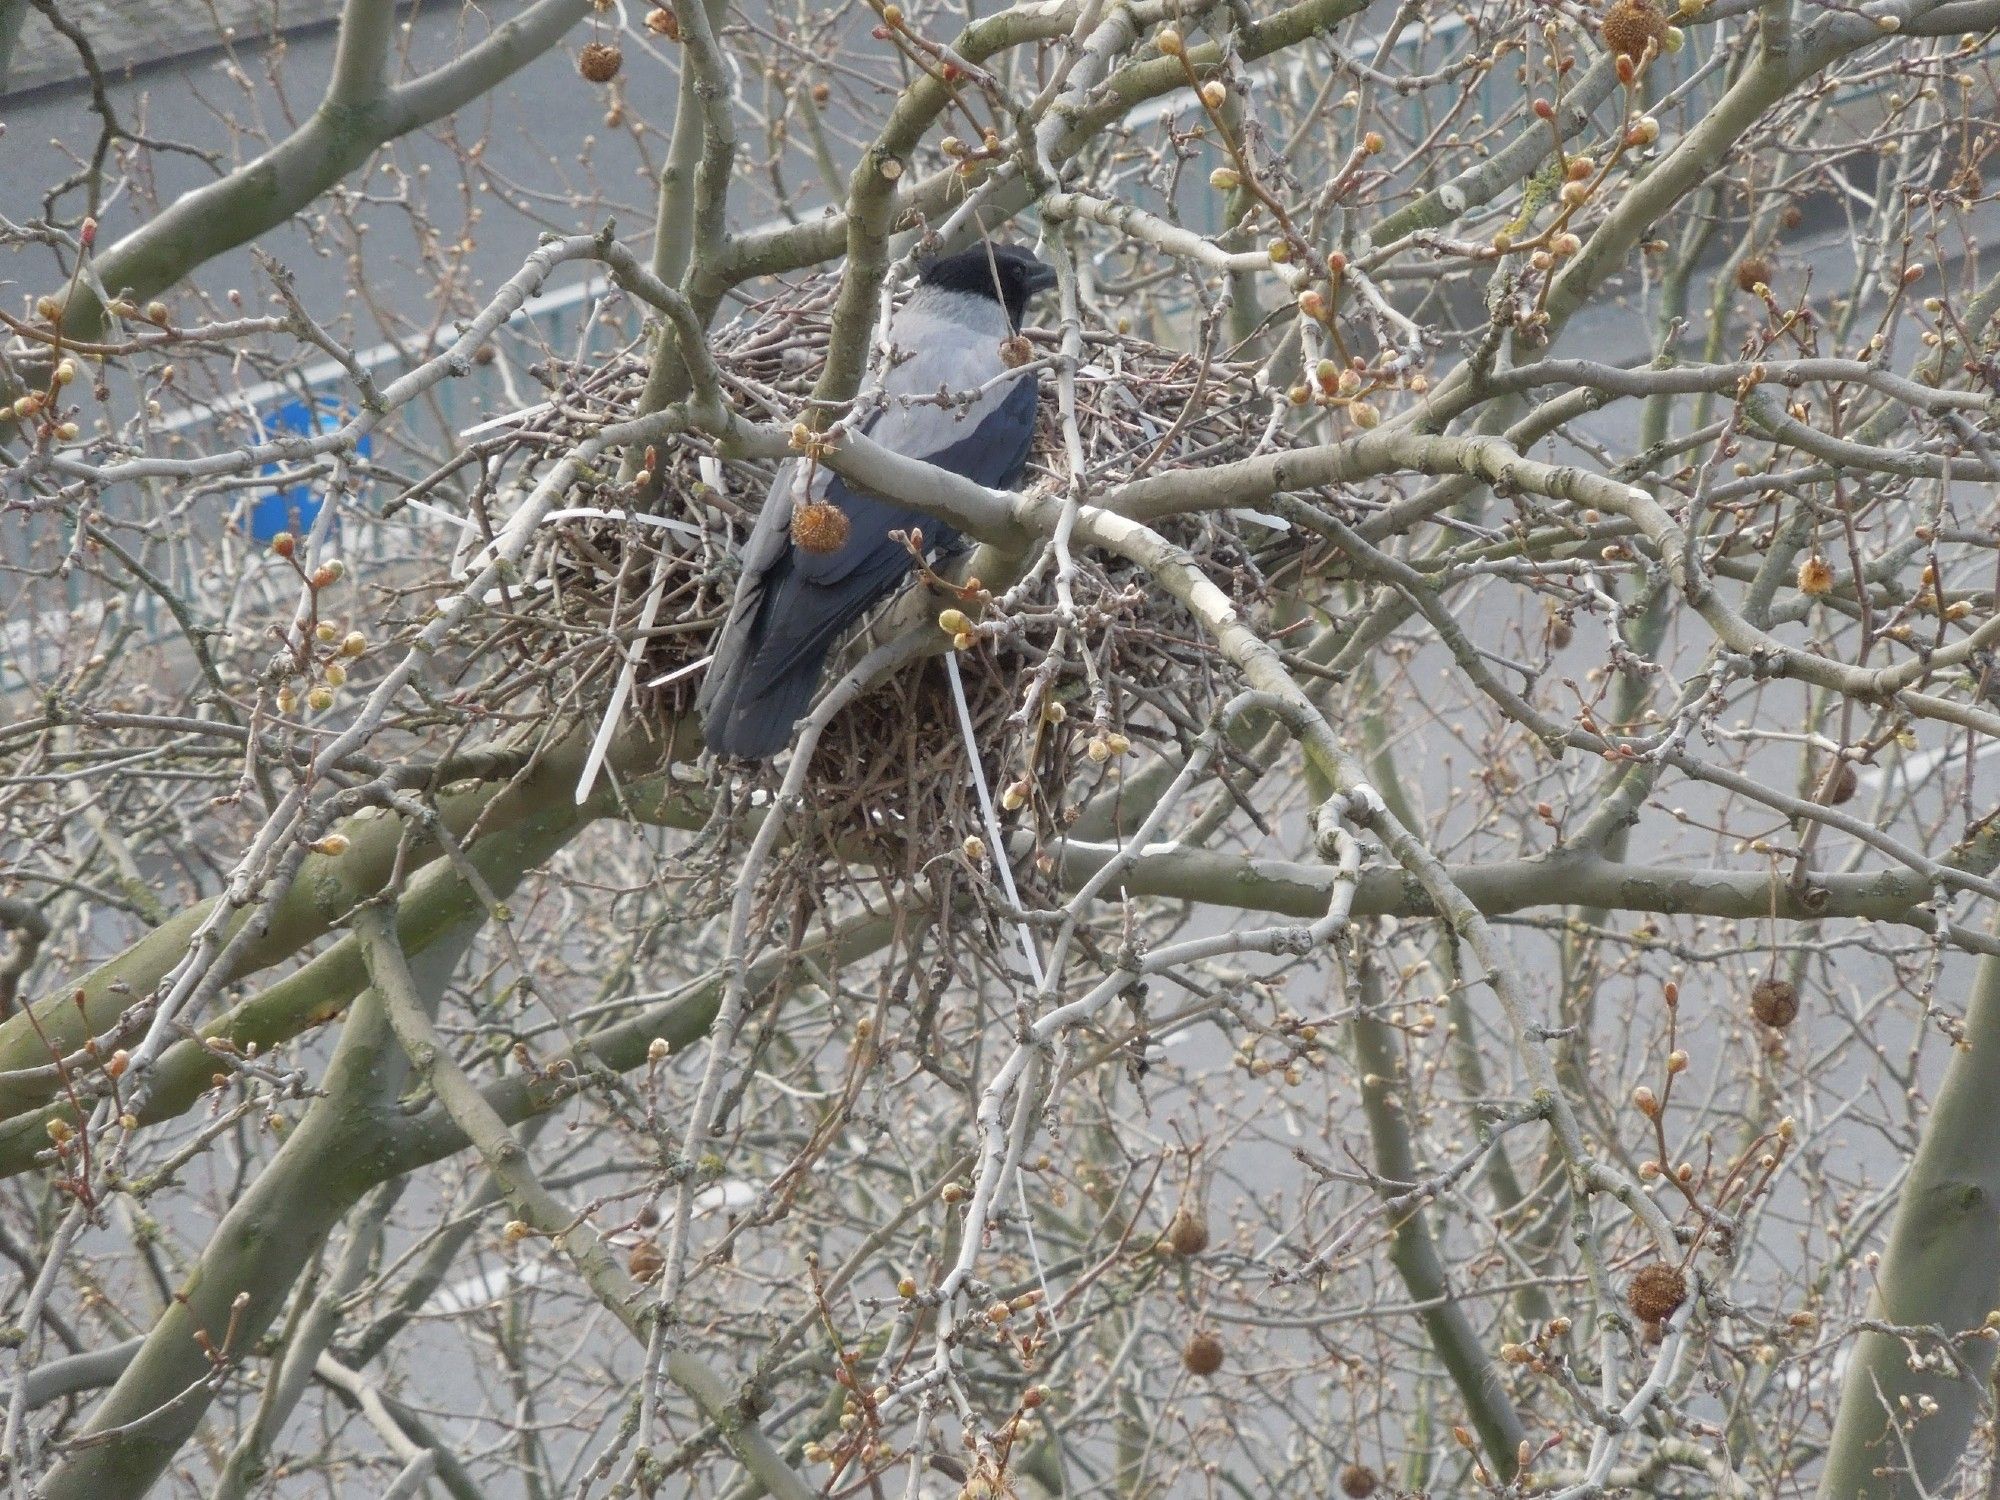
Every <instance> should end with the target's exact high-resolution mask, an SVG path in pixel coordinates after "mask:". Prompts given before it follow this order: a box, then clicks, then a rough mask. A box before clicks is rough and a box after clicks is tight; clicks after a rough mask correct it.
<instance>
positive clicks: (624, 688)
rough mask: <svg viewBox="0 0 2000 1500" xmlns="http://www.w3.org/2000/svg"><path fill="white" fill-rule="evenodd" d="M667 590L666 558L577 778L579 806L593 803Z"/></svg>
mask: <svg viewBox="0 0 2000 1500" xmlns="http://www.w3.org/2000/svg"><path fill="white" fill-rule="evenodd" d="M666 588H667V565H666V559H665V558H655V559H654V560H653V586H652V587H651V588H650V589H648V590H647V591H646V607H645V608H644V609H642V610H640V611H639V628H638V629H637V630H635V631H633V632H632V644H631V645H630V646H629V647H628V648H627V649H626V652H625V665H624V666H623V667H621V668H619V671H618V685H617V686H616V687H615V688H613V689H612V690H611V701H610V702H609V703H607V704H605V705H604V722H603V723H602V724H599V725H598V726H597V738H596V739H594V740H592V741H591V742H590V754H589V755H587V756H585V757H584V760H583V774H582V775H581V776H579V777H577V779H576V805H577V806H578V807H581V806H583V804H584V803H585V802H587V801H589V800H590V789H591V788H592V787H593V786H595V785H596V784H597V773H598V771H599V770H600V769H601V768H602V767H603V765H604V757H605V755H606V754H607V753H609V751H610V749H611V737H612V736H613V735H614V734H616V733H617V732H618V720H619V718H620V717H621V716H622V715H623V714H624V712H625V700H626V699H627V698H628V697H630V696H631V694H632V681H633V679H634V678H635V677H637V676H638V675H639V658H640V657H641V656H642V655H644V654H645V651H646V634H647V632H648V631H650V630H651V629H652V628H653V618H654V616H656V615H657V614H659V612H660V597H661V595H663V594H664V593H665V592H666Z"/></svg>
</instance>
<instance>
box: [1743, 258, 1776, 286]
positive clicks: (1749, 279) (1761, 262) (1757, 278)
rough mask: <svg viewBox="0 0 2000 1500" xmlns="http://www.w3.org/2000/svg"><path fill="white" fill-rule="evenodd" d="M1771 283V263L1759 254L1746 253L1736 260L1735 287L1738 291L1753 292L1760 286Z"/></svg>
mask: <svg viewBox="0 0 2000 1500" xmlns="http://www.w3.org/2000/svg"><path fill="white" fill-rule="evenodd" d="M1770 284H1771V263H1770V262H1769V261H1768V260H1766V259H1765V258H1764V257H1763V256H1761V255H1746V256H1744V257H1743V259H1741V260H1739V261H1738V262H1736V288H1737V290H1738V291H1743V292H1755V291H1756V290H1757V288H1758V287H1760V286H1769V285H1770Z"/></svg>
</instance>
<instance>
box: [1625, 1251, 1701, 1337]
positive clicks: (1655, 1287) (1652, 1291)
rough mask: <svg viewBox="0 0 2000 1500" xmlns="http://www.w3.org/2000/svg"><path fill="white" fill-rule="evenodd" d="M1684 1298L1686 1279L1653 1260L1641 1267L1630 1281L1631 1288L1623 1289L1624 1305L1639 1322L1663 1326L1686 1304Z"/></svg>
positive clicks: (1679, 1271)
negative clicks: (1676, 1309) (1675, 1311)
mask: <svg viewBox="0 0 2000 1500" xmlns="http://www.w3.org/2000/svg"><path fill="white" fill-rule="evenodd" d="M1687 1294H1688V1283H1687V1277H1685V1276H1684V1275H1682V1274H1681V1269H1680V1267H1679V1266H1670V1265H1668V1264H1667V1263H1666V1262H1665V1261H1663V1260H1656V1261H1654V1262H1653V1263H1652V1264H1651V1265H1650V1266H1641V1267H1640V1268H1639V1271H1638V1274H1637V1275H1635V1276H1634V1277H1633V1278H1632V1284H1631V1285H1630V1286H1629V1287H1627V1288H1626V1289H1625V1305H1626V1306H1628V1307H1630V1308H1631V1309H1632V1315H1633V1316H1634V1317H1635V1318H1638V1319H1640V1320H1641V1321H1642V1322H1647V1323H1658V1322H1664V1321H1665V1320H1666V1319H1668V1318H1670V1317H1672V1316H1673V1314H1674V1309H1675V1308H1677V1307H1679V1306H1680V1305H1681V1304H1682V1303H1683V1302H1685V1301H1687Z"/></svg>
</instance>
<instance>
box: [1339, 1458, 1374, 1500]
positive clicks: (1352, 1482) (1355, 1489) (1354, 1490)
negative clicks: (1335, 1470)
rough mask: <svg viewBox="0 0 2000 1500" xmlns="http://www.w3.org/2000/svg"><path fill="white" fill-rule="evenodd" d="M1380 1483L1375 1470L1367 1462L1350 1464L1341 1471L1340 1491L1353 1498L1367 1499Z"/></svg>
mask: <svg viewBox="0 0 2000 1500" xmlns="http://www.w3.org/2000/svg"><path fill="white" fill-rule="evenodd" d="M1380 1483H1381V1481H1380V1480H1379V1479H1377V1478H1376V1477H1375V1471H1374V1470H1373V1469H1371V1468H1369V1467H1368V1465H1366V1464H1349V1465H1348V1466H1347V1467H1346V1468H1344V1469H1342V1470H1341V1471H1340V1493H1341V1494H1343V1495H1347V1496H1350V1497H1351V1500H1367V1497H1368V1496H1370V1495H1372V1494H1374V1493H1375V1487H1376V1486H1377V1485H1378V1484H1380Z"/></svg>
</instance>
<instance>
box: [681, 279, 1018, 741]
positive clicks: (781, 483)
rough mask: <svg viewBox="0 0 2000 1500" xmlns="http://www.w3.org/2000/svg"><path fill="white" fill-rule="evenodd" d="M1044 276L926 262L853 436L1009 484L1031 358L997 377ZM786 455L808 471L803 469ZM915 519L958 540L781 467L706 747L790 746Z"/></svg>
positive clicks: (756, 532)
mask: <svg viewBox="0 0 2000 1500" xmlns="http://www.w3.org/2000/svg"><path fill="white" fill-rule="evenodd" d="M1054 284H1055V273H1054V271H1052V270H1051V269H1050V268H1049V267H1048V266H1047V265H1046V264H1044V263H1043V262H1042V261H1040V260H1038V259H1037V258H1036V257H1035V256H1034V255H1033V254H1031V253H1030V252H1029V251H1027V250H1025V249H1022V248H1021V247H1019V246H1016V245H981V246H977V247H975V248H973V249H971V250H967V251H964V252H962V253H960V254H957V255H946V256H941V257H938V258H936V259H933V260H931V261H929V262H927V263H926V264H925V265H924V266H923V268H922V270H921V271H920V272H919V274H918V277H917V287H916V290H915V291H914V292H913V293H912V294H911V295H910V298H909V300H908V301H907V302H905V303H904V304H903V306H902V307H901V308H900V309H899V310H898V311H897V312H896V315H895V317H894V318H893V319H892V320H891V322H890V325H889V343H890V346H891V347H892V349H894V350H895V351H897V354H898V355H899V356H903V357H900V358H899V359H898V362H897V363H895V364H893V365H891V366H890V368H889V369H888V370H886V371H885V372H884V374H883V376H882V382H881V396H882V402H881V404H880V405H879V406H878V407H877V408H876V410H875V411H874V413H873V414H872V415H871V416H870V417H869V418H868V419H867V421H866V423H865V425H863V426H862V428H861V431H862V432H864V433H865V434H867V436H868V437H870V438H872V439H873V440H874V441H876V442H878V443H880V444H882V446H883V447H885V448H888V449H890V450H891V451H893V452H895V453H899V454H901V455H903V456H904V457H906V458H916V459H921V460H923V461H924V462H925V463H930V464H935V465H937V466H938V467H939V468H941V469H945V470H948V471H949V472H951V473H953V474H957V475H960V476H962V477H964V478H966V479H970V480H972V481H973V482H974V483H975V484H980V485H984V486H986V487H987V488H989V489H1011V488H1013V487H1014V486H1015V485H1016V484H1018V483H1019V482H1020V479H1021V475H1022V473H1023V471H1024V470H1025V469H1026V468H1027V464H1028V450H1029V448H1030V446H1031V445H1032V443H1033V440H1034V433H1035V404H1036V400H1037V398H1038V396H1039V394H1040V391H1039V382H1038V381H1037V379H1036V376H1035V372H1034V371H1033V370H1032V369H1021V370H1020V371H1019V373H1017V374H1014V375H1013V376H1012V378H1007V377H1008V375H1009V371H1010V370H1012V369H1014V368H1015V366H1016V365H1017V364H1018V356H1017V355H1015V354H1014V352H1013V350H1012V349H1011V348H1010V347H1009V345H1010V341H1012V340H1013V339H1014V338H1015V336H1016V335H1017V334H1018V332H1019V330H1020V327H1021V319H1022V317H1023V315H1024V314H1025V313H1026V311H1027V305H1028V300H1029V299H1030V298H1031V297H1033V296H1034V295H1035V294H1036V293H1037V292H1041V291H1045V290H1047V289H1048V288H1049V287H1050V286H1052V285H1054ZM940 392H943V393H944V394H945V395H946V396H947V397H949V396H956V397H959V398H960V399H958V400H949V399H945V400H941V399H940ZM975 393H976V394H975ZM968 398H969V399H968ZM800 465H810V467H809V469H808V470H807V471H806V472H805V473H804V474H802V473H801V471H800ZM918 529H921V530H922V532H923V534H924V538H925V542H926V549H927V551H929V552H930V553H931V554H933V555H935V554H936V553H939V552H943V551H948V550H950V549H951V548H952V547H953V546H954V545H955V544H956V542H957V540H958V536H957V533H956V532H954V531H953V530H952V528H951V527H949V526H947V525H944V524H942V523H940V522H938V521H935V520H934V519H932V518H931V517H929V516H927V515H925V514H924V513H923V512H922V511H919V510H913V509H911V508H909V507H908V506H904V505H900V504H897V503H896V502H894V501H891V500H886V499H883V498H881V497H880V496H877V495H872V494H869V493H868V492H867V491H866V490H860V489H856V488H854V487H853V486H852V485H850V484H849V483H848V482H847V481H846V480H845V479H842V478H841V477H840V476H839V475H838V474H835V473H833V472H832V471H831V470H830V469H828V468H827V467H826V466H825V465H824V464H817V463H813V462H812V460H811V459H809V458H800V459H794V460H792V461H791V462H789V463H787V464H786V465H785V466H784V467H783V468H782V469H780V470H779V472H778V475H777V478H776V479H775V480H774V481H773V482H772V485H771V490H770V493H769V494H768V495H767V496H766V497H765V500H764V507H763V509H762V511H760V512H759V514H758V517H757V522H756V525H755V526H754V527H753V528H752V530H751V533H750V539H749V541H748V542H747V543H746V544H745V546H744V548H743V573H742V577H741V579H740V581H739V582H738V584H737V588H736V598H735V600H734V602H733V603H732V604H731V606H730V610H729V618H728V620H727V621H726V622H725V623H724V624H723V627H722V631H721V634H720V635H718V636H717V638H716V645H715V657H714V660H713V661H712V662H711V663H710V664H709V668H708V673H707V676H706V678H705V680H704V681H703V684H702V689H701V693H700V695H699V697H698V698H697V700H696V706H697V707H698V708H699V709H700V711H701V715H702V733H703V736H704V737H705V738H706V740H707V742H708V746H709V748H710V749H711V750H713V751H715V753H716V754H718V755H725V756H738V757H742V758H745V759H752V760H762V759H765V758H767V757H769V756H772V755H775V754H777V753H778V752H779V751H780V750H782V749H784V748H785V746H786V745H788V744H789V743H791V738H792V727H793V726H794V725H795V724H796V723H797V722H798V721H799V719H800V718H801V717H802V716H803V715H804V713H805V712H806V709H807V708H808V706H810V704H811V703H812V699H813V694H814V692H815V691H816V690H817V689H818V687H819V682H820V675H821V672H822V670H823V669H824V667H825V665H826V658H827V654H828V653H829V652H830V651H831V650H832V649H833V646H834V644H835V642H836V641H838V640H839V639H840V636H841V634H842V633H843V632H844V631H846V629H847V628H848V627H849V626H850V625H852V624H854V622H855V621H856V620H858V619H860V618H861V617H862V616H863V615H864V614H866V613H867V612H868V611H869V610H870V609H871V608H872V607H873V606H874V605H875V604H876V603H877V602H878V601H880V600H882V599H884V598H886V597H887V596H888V595H889V594H891V593H893V592H894V591H895V590H896V589H897V588H898V587H899V586H900V585H901V584H902V582H903V580H904V579H905V578H906V577H907V576H908V575H909V573H910V571H911V570H912V569H913V568H914V567H915V566H916V561H917V560H916V558H915V557H913V556H912V555H911V551H910V549H909V547H907V546H905V545H904V544H903V542H902V541H900V540H898V539H896V538H895V537H894V535H893V534H894V533H897V532H902V533H905V534H910V533H913V532H915V531H916V530H918Z"/></svg>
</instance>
